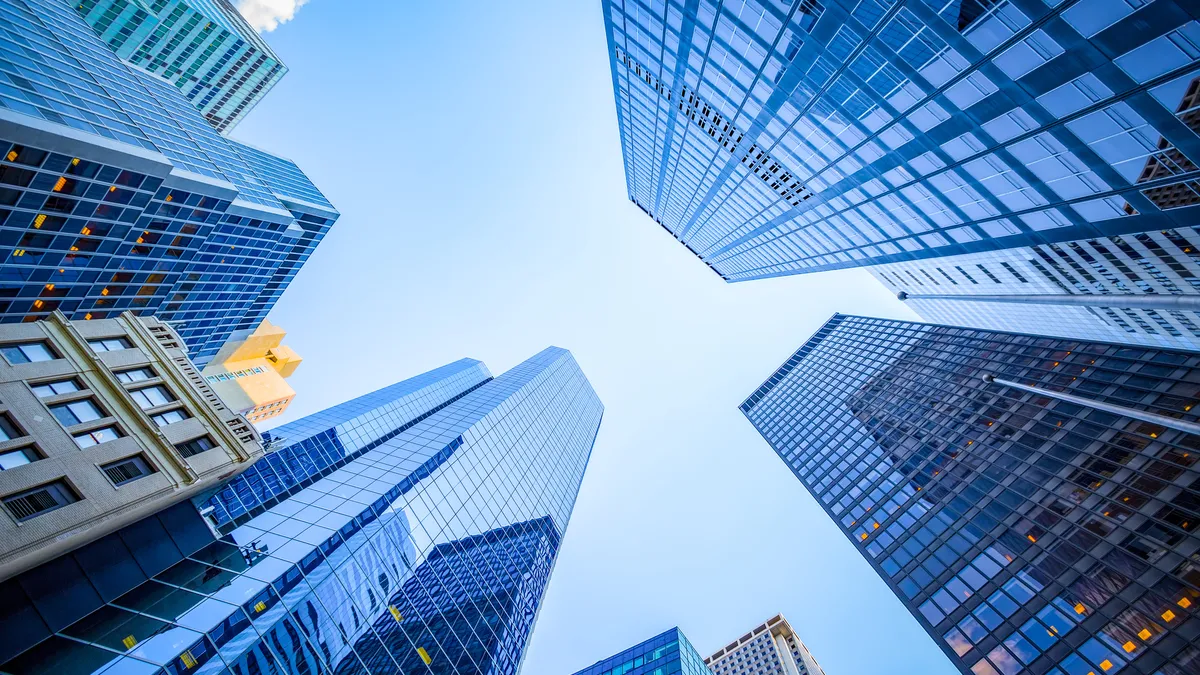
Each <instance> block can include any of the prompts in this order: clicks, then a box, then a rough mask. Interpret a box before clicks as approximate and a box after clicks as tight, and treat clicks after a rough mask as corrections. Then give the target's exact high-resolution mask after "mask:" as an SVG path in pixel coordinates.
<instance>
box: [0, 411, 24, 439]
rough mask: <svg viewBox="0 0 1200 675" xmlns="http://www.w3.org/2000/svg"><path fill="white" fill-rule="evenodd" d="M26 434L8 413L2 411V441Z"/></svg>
mask: <svg viewBox="0 0 1200 675" xmlns="http://www.w3.org/2000/svg"><path fill="white" fill-rule="evenodd" d="M24 435H25V434H23V433H21V432H20V431H19V430H18V429H17V425H15V424H13V422H12V420H11V419H9V417H8V415H5V414H3V413H0V441H11V440H12V439H14V438H20V437H22V436H24Z"/></svg>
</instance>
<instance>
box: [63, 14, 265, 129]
mask: <svg viewBox="0 0 1200 675" xmlns="http://www.w3.org/2000/svg"><path fill="white" fill-rule="evenodd" d="M73 4H75V11H76V12H78V13H79V16H81V17H83V19H84V21H86V22H87V23H88V25H90V26H91V27H92V28H93V29H94V30H95V31H96V33H97V35H99V36H100V39H101V40H103V41H104V43H105V44H107V45H108V46H109V47H110V48H111V49H112V50H113V51H114V52H116V54H117V55H118V56H120V57H121V58H122V59H124V60H126V61H128V62H129V63H132V64H134V65H135V66H138V67H139V68H144V69H145V70H147V71H149V72H151V73H154V74H155V75H158V76H160V77H162V78H163V79H165V80H167V81H168V82H170V83H171V84H172V85H174V86H175V88H176V89H178V90H179V91H180V93H181V94H183V96H184V98H186V99H187V100H188V101H190V102H191V104H192V105H193V106H195V108H196V109H197V110H199V111H200V112H201V113H202V114H203V115H204V118H205V119H206V120H208V122H209V124H212V125H213V127H214V128H215V129H216V130H217V131H222V132H225V131H228V130H230V129H232V128H233V127H234V125H236V124H237V123H238V122H240V121H241V120H242V118H243V117H245V116H246V113H248V112H250V109H251V108H253V107H254V105H255V104H257V103H258V102H259V101H260V100H262V97H263V96H265V95H266V93H267V92H268V91H270V89H271V87H273V86H275V83H277V82H279V80H280V79H282V78H283V76H284V74H286V73H287V67H286V66H284V65H283V63H282V62H281V61H280V60H279V57H278V56H276V55H275V52H273V51H271V48H270V47H269V46H268V45H267V43H266V42H264V41H263V39H262V38H261V37H260V36H259V35H258V32H257V31H255V30H254V29H253V28H251V27H250V25H249V24H248V23H246V20H245V19H244V18H243V17H242V15H241V14H240V13H239V12H238V10H237V9H236V8H235V7H234V6H233V5H232V4H230V3H229V1H228V0H152V1H151V2H136V1H131V0H79V1H78V2H76V3H73Z"/></svg>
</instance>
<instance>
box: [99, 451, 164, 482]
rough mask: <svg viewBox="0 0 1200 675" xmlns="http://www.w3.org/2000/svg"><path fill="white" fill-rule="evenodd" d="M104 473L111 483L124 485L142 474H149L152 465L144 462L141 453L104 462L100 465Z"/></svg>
mask: <svg viewBox="0 0 1200 675" xmlns="http://www.w3.org/2000/svg"><path fill="white" fill-rule="evenodd" d="M100 470H101V471H103V472H104V475H106V476H108V479H109V480H111V481H112V482H113V485H124V484H125V483H128V482H130V481H135V480H137V479H139V478H142V477H144V476H149V475H150V474H152V473H154V467H152V466H150V465H149V464H148V463H147V462H146V458H145V457H143V456H142V455H134V456H133V457H126V458H125V459H121V460H117V461H115V462H110V463H108V464H104V465H103V466H101V467H100Z"/></svg>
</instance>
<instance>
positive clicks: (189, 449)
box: [175, 436, 217, 457]
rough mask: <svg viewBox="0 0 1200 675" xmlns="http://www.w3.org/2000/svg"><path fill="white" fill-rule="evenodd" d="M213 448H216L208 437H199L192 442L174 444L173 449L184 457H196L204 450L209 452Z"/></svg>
mask: <svg viewBox="0 0 1200 675" xmlns="http://www.w3.org/2000/svg"><path fill="white" fill-rule="evenodd" d="M215 447H217V446H216V444H215V443H213V442H212V440H211V439H210V438H209V437H208V436H201V437H200V438H193V439H192V440H190V441H186V442H184V443H176V444H175V449H176V450H178V451H179V454H181V455H183V456H184V457H191V456H192V455H198V454H200V453H202V452H204V451H205V450H211V449H213V448H215Z"/></svg>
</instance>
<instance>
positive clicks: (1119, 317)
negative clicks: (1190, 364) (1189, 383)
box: [871, 227, 1200, 349]
mask: <svg viewBox="0 0 1200 675" xmlns="http://www.w3.org/2000/svg"><path fill="white" fill-rule="evenodd" d="M1194 242H1200V235H1198V234H1197V232H1196V230H1195V228H1190V227H1187V228H1179V229H1177V230H1162V231H1153V232H1140V233H1136V234H1132V235H1126V236H1113V237H1104V238H1098V239H1085V240H1080V241H1071V242H1063V243H1059V244H1047V245H1044V246H1030V247H1022V248H1012V249H1005V250H1001V251H988V252H986V253H970V254H965V255H957V256H948V257H946V258H938V259H930V260H915V261H912V262H903V263H891V264H888V265H879V266H877V267H872V268H871V274H872V275H874V276H875V278H876V279H878V280H880V281H881V282H883V284H884V285H885V286H887V287H888V288H889V289H890V290H892V291H893V292H894V293H896V294H897V295H898V296H899V297H900V298H901V299H903V300H904V301H905V303H906V304H907V305H908V306H909V307H910V308H911V309H913V310H914V311H915V312H916V313H917V314H918V315H919V316H920V317H921V318H922V319H925V320H926V321H930V322H933V323H944V324H951V325H955V326H970V327H972V328H985V329H989V330H1004V331H1013V332H1018V333H1022V332H1024V333H1031V332H1032V333H1042V334H1051V335H1058V336H1062V337H1072V338H1079V339H1085V340H1099V341H1110V342H1128V343H1132V344H1141V345H1146V346H1152V347H1171V348H1176V349H1200V314H1197V311H1198V310H1200V250H1198V249H1197V248H1196V244H1195V243H1194Z"/></svg>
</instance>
